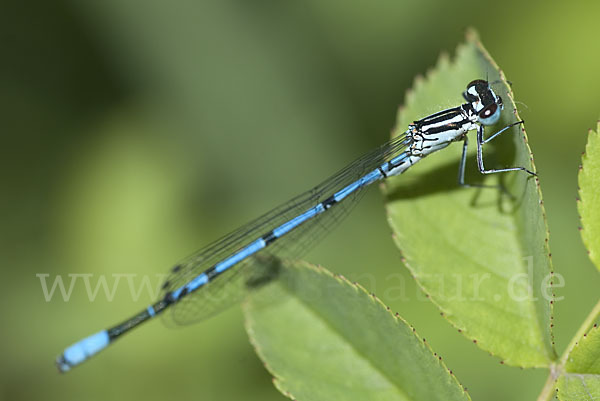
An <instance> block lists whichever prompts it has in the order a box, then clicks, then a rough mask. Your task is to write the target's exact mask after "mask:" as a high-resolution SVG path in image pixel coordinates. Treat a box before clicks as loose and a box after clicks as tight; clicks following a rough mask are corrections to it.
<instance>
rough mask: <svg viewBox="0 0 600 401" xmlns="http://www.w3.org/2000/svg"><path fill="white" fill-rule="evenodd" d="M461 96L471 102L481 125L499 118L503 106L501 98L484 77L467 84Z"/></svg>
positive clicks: (494, 121) (490, 123)
mask: <svg viewBox="0 0 600 401" xmlns="http://www.w3.org/2000/svg"><path fill="white" fill-rule="evenodd" d="M463 97H464V98H465V100H466V101H467V102H469V103H470V104H471V107H472V108H473V111H474V112H475V114H476V115H477V121H478V122H480V123H481V124H483V125H492V124H495V123H496V122H498V120H499V119H500V113H501V112H502V109H503V108H504V105H503V103H502V98H501V97H500V96H498V95H497V94H496V93H495V92H494V90H493V89H492V88H491V86H490V83H489V82H488V81H486V80H484V79H476V80H474V81H472V82H470V83H469V84H468V85H467V89H466V90H465V91H464V92H463Z"/></svg>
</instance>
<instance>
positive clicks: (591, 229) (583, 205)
mask: <svg viewBox="0 0 600 401" xmlns="http://www.w3.org/2000/svg"><path fill="white" fill-rule="evenodd" d="M599 132H600V122H599V123H598V130H597V131H596V132H594V131H591V130H590V134H589V136H588V142H587V146H586V147H585V154H584V155H583V157H582V162H581V169H580V170H579V198H580V201H579V202H578V204H577V208H578V209H579V215H580V216H581V224H582V229H581V237H582V238H583V243H584V244H585V246H586V248H587V250H588V252H589V255H590V259H591V260H592V262H593V263H594V264H595V265H596V267H597V268H598V270H600V134H599Z"/></svg>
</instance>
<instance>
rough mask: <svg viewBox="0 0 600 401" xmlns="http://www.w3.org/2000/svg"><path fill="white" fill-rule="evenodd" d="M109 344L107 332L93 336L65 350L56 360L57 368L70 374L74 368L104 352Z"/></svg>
mask: <svg viewBox="0 0 600 401" xmlns="http://www.w3.org/2000/svg"><path fill="white" fill-rule="evenodd" d="M109 343H110V338H109V336H108V332H107V331H106V330H102V331H100V332H98V333H96V334H92V335H91V336H89V337H86V338H84V339H83V340H81V341H79V342H76V343H75V344H73V345H71V346H70V347H68V348H67V349H65V351H64V352H63V353H62V355H60V356H59V357H58V358H56V367H57V368H58V371H59V372H61V373H65V372H68V371H69V370H71V369H72V368H73V367H74V366H77V365H79V364H80V363H82V362H84V361H86V360H87V359H88V358H89V357H91V356H92V355H95V354H97V353H98V352H100V351H102V350H103V349H104V348H106V346H107V345H108V344H109Z"/></svg>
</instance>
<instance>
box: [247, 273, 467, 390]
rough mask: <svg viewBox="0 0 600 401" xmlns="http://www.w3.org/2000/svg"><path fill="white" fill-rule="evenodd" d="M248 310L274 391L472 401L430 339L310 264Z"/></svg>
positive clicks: (253, 298)
mask: <svg viewBox="0 0 600 401" xmlns="http://www.w3.org/2000/svg"><path fill="white" fill-rule="evenodd" d="M281 266H282V268H281V269H280V274H279V279H278V280H275V281H274V282H272V283H270V284H268V285H266V286H264V287H262V288H261V289H260V290H257V291H252V292H251V293H250V296H249V299H248V301H247V302H246V303H245V304H244V312H245V316H246V328H247V332H248V334H249V336H250V338H251V341H252V343H253V344H254V346H255V348H256V351H257V352H258V355H259V356H260V358H261V359H262V360H263V361H264V362H265V364H266V366H267V368H268V369H269V371H270V372H271V373H272V374H273V376H274V377H275V385H276V386H277V388H278V389H279V390H280V391H281V392H282V393H283V394H285V395H287V396H288V397H290V398H293V399H298V400H302V401H307V400H323V401H331V400H347V401H352V400H357V401H364V400H370V401H377V400H403V401H405V400H412V401H435V400H440V401H441V400H444V401H452V400H469V399H470V398H469V396H468V395H467V393H465V392H464V391H463V389H462V388H461V386H460V385H459V383H458V381H457V380H456V378H455V377H454V376H453V375H452V374H451V373H450V372H448V370H447V369H446V367H445V366H444V364H443V362H442V361H441V358H439V357H438V356H437V355H435V354H434V353H433V352H432V351H431V349H430V348H429V346H428V345H427V343H426V342H425V340H423V339H420V338H419V337H418V336H417V335H416V334H415V332H414V331H413V329H412V328H410V327H409V326H408V325H407V324H406V322H405V321H404V320H402V319H401V318H400V317H398V316H397V315H396V316H394V315H393V314H392V313H391V312H390V311H389V309H386V307H385V306H384V305H383V304H382V303H381V302H380V301H379V300H377V299H376V298H375V297H374V296H372V295H369V294H368V293H367V292H366V291H365V290H364V289H363V288H361V287H359V286H358V285H355V284H351V283H349V282H348V281H347V280H345V279H344V278H342V277H339V276H338V277H335V276H333V275H332V274H331V273H330V272H328V271H327V270H325V269H323V268H317V267H314V266H312V265H310V264H308V263H305V262H297V263H291V262H283V263H282V265H281Z"/></svg>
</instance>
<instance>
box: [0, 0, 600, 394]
mask: <svg viewBox="0 0 600 401" xmlns="http://www.w3.org/2000/svg"><path fill="white" fill-rule="evenodd" d="M552 4H553V2H542V1H531V2H520V1H504V2H466V1H453V2H448V1H441V0H440V1H421V2H416V1H379V2H358V1H347V0H346V1H338V0H334V1H322V0H306V1H303V2H289V1H288V2H285V1H276V0H257V1H243V0H208V1H196V2H192V1H180V2H163V1H157V0H151V1H148V0H147V1H117V0H105V1H98V2H91V1H68V0H55V1H51V2H46V1H23V2H10V1H9V2H2V5H1V6H0V21H1V24H0V32H1V34H2V36H1V37H2V40H1V43H2V62H1V63H0V72H1V74H0V79H1V80H2V83H1V88H2V95H1V96H0V101H1V102H2V104H1V108H0V110H1V112H0V113H1V115H2V139H3V141H2V146H1V149H2V158H1V162H2V169H1V174H2V187H1V188H2V197H1V199H2V208H1V210H2V231H1V232H2V241H1V244H2V245H1V246H2V269H3V279H2V281H1V284H0V286H1V287H0V288H2V294H3V297H2V299H3V307H2V309H1V312H0V313H2V316H1V318H2V320H1V322H2V329H1V333H2V342H1V343H0V344H1V345H0V350H1V352H2V358H1V360H2V362H0V369H1V371H0V373H1V379H0V397H1V398H2V399H6V400H31V399H46V400H52V399H57V400H58V399H60V400H106V399H118V400H121V399H136V400H137V399H139V400H163V399H172V398H175V397H177V398H180V399H186V400H191V399H201V400H239V399H244V400H283V399H284V397H283V396H281V395H280V394H279V393H278V392H277V391H276V390H275V389H274V388H273V386H272V385H271V380H270V376H269V375H268V374H267V373H266V371H265V370H264V368H263V366H262V364H261V362H260V361H259V360H258V359H257V357H256V356H255V355H254V353H253V350H252V348H251V346H250V345H249V344H248V341H247V339H246V335H245V332H244V328H243V318H242V315H241V312H240V308H239V307H235V308H232V309H230V310H228V311H227V312H226V313H224V314H221V315H219V316H217V317H215V318H213V319H211V320H208V321H206V322H203V323H201V324H198V325H195V326H190V327H187V328H185V329H183V330H168V329H166V328H164V326H162V325H161V324H160V323H159V322H152V323H150V324H148V325H147V326H146V327H144V328H143V329H140V330H136V332H134V333H131V334H130V335H128V336H126V337H125V338H123V339H121V340H119V341H118V342H117V343H116V344H115V345H114V346H112V347H111V349H110V350H108V351H106V352H103V353H102V354H101V355H99V356H98V357H96V358H94V360H93V361H91V362H90V363H88V364H86V365H84V366H82V367H80V368H77V369H75V370H74V371H73V372H70V373H69V374H67V375H65V376H61V375H59V374H58V373H57V372H56V370H55V367H54V365H53V360H54V358H55V357H56V355H57V354H59V353H60V352H61V351H62V349H63V348H64V347H65V346H67V345H69V344H70V343H72V342H73V341H76V340H78V339H80V338H81V337H82V336H85V335H88V334H91V333H92V332H95V331H97V330H100V329H102V328H105V327H107V326H110V325H112V324H114V323H117V322H119V321H121V320H122V319H124V318H126V317H129V315H130V314H132V313H135V312H137V311H138V310H139V309H141V308H143V307H145V306H146V304H147V303H148V302H149V301H150V300H151V297H150V295H149V294H148V292H147V291H144V292H143V293H142V295H141V296H140V297H139V299H137V300H135V299H132V295H131V293H130V291H129V290H128V287H127V282H126V279H125V278H122V279H121V280H122V282H120V283H119V286H118V287H117V290H116V292H115V295H114V299H112V301H110V300H108V299H107V297H106V296H105V295H104V293H103V291H102V290H101V291H100V294H99V295H98V296H97V298H96V299H95V300H94V301H90V300H89V298H88V296H87V295H86V289H85V286H84V285H83V281H76V282H75V283H76V284H75V285H74V287H73V292H72V294H71V297H70V299H69V301H68V302H65V301H63V299H62V296H61V295H60V294H58V293H56V294H54V296H53V297H52V299H51V300H50V301H49V302H47V301H46V299H45V297H44V293H43V290H42V286H41V280H40V278H39V277H37V276H36V275H39V274H48V275H49V276H48V278H47V280H48V283H49V285H51V284H52V282H53V281H54V279H55V277H56V276H57V275H61V277H63V278H64V280H65V284H66V285H67V287H68V284H69V276H68V274H74V273H76V274H92V276H91V278H90V280H91V283H92V286H93V287H94V286H95V284H96V283H97V280H98V279H99V277H102V276H101V275H104V277H107V280H108V283H109V285H110V286H112V284H114V282H113V280H114V279H113V276H112V275H113V274H132V275H133V274H137V276H135V277H133V278H134V283H135V286H136V287H139V286H140V285H141V280H142V278H143V277H144V275H146V277H147V278H148V279H149V280H150V281H151V282H152V283H153V284H156V283H157V282H158V281H159V280H160V278H161V276H160V275H162V274H164V273H166V271H167V270H168V268H169V267H170V266H171V265H172V264H173V263H174V262H175V261H177V260H178V259H180V258H181V257H182V256H185V255H187V254H188V253H190V252H191V251H193V250H195V249H197V248H199V247H200V246H202V245H204V244H206V243H208V242H210V241H212V240H214V239H215V238H217V237H219V236H221V235H223V234H225V233H227V232H228V231H230V230H231V229H234V228H236V227H237V226H238V225H240V224H242V223H244V222H246V221H248V220H250V219H252V218H254V217H256V216H257V215H259V214H261V213H262V212H264V211H266V210H268V209H270V208H271V207H273V206H276V205H277V204H279V203H280V202H283V201H285V200H287V199H288V198H290V197H291V196H293V195H295V194H297V193H298V192H300V191H303V190H305V189H308V188H309V187H311V186H312V185H314V184H317V183H318V182H319V181H321V180H322V179H323V178H325V177H327V176H328V175H330V174H331V173H333V172H334V171H336V170H337V169H339V168H341V167H342V166H344V165H345V164H346V163H348V162H349V161H351V160H352V159H353V158H355V157H357V156H359V155H360V154H361V153H363V152H366V151H368V150H370V149H371V148H373V147H375V146H377V145H379V144H381V143H382V142H383V141H385V140H386V139H387V138H388V136H389V133H390V131H391V129H392V128H393V125H394V121H395V114H396V110H397V107H398V106H399V105H400V104H401V103H402V102H403V98H404V93H405V91H406V90H407V89H408V88H409V87H410V86H411V85H412V81H413V78H414V76H415V75H417V74H421V73H423V72H425V71H426V70H427V69H429V68H430V67H432V66H433V65H434V63H435V62H436V59H437V57H438V55H439V54H440V52H444V51H445V52H449V53H452V52H453V51H454V49H455V47H456V45H457V44H458V43H459V42H461V41H463V38H464V30H465V28H466V27H468V26H473V27H475V28H476V29H477V30H478V31H479V33H480V36H481V39H482V41H483V43H484V45H485V46H486V47H487V48H488V50H489V51H490V53H491V54H492V55H493V57H494V58H495V59H496V61H497V62H498V64H499V65H500V66H501V67H502V68H503V69H504V71H505V72H506V74H507V77H508V79H509V80H511V81H512V82H513V89H514V91H515V94H516V97H517V100H518V101H521V102H523V103H524V104H525V105H523V107H522V108H521V115H522V116H523V118H524V119H525V120H526V122H527V124H526V128H527V131H528V134H529V138H530V144H531V147H532V149H533V152H534V155H535V157H536V164H537V167H538V169H539V173H540V180H541V185H542V190H543V193H544V196H545V205H546V210H547V213H548V220H549V225H550V230H551V249H552V257H553V261H554V265H555V269H556V271H557V272H558V273H560V274H562V276H563V277H564V280H565V286H564V288H561V289H557V296H559V297H564V299H563V300H561V301H559V302H556V308H555V338H556V344H557V347H558V351H559V353H560V352H562V350H563V348H564V346H565V345H566V344H567V342H568V341H569V339H570V337H571V335H572V334H573V333H574V332H575V331H576V330H577V328H578V326H579V324H580V322H581V321H582V319H583V318H584V316H586V315H587V313H588V310H589V309H590V308H591V306H592V305H593V303H594V302H595V299H596V298H597V297H598V294H599V291H598V288H600V287H599V285H600V279H599V277H598V274H597V271H595V269H594V268H593V267H592V265H591V263H590V262H589V261H588V259H587V256H586V254H585V250H584V248H583V246H582V244H581V241H580V238H579V233H578V231H577V227H578V224H579V223H578V218H577V212H576V205H575V196H576V192H577V182H576V177H577V168H578V164H579V161H580V154H581V152H582V151H583V149H584V145H585V142H586V134H587V130H588V129H589V128H591V127H595V125H596V119H597V118H598V117H599V116H600V80H599V79H598V71H599V70H600V41H599V40H598V39H599V37H598V36H599V34H598V32H599V31H598V29H597V17H598V15H600V3H599V2H595V1H583V2H577V1H571V2H556V3H555V4H557V6H554V5H552ZM473 78H479V77H473ZM450 151H451V150H450ZM455 151H456V157H457V158H458V157H459V153H460V149H459V148H458V147H457V148H455ZM448 212H449V213H452V211H451V210H449V211H448ZM306 259H307V260H309V261H312V262H315V263H320V264H323V265H324V266H326V267H327V268H329V269H330V270H332V271H334V272H336V273H342V274H344V275H346V276H348V277H349V278H351V279H353V280H357V281H359V282H361V284H363V285H364V286H366V287H367V288H368V289H369V290H371V291H374V292H375V293H376V294H377V295H378V296H379V297H380V298H382V299H383V300H384V302H386V303H387V304H389V305H390V306H391V307H392V308H393V310H394V311H397V312H399V313H400V314H401V315H402V316H404V317H405V318H406V319H407V320H408V321H409V322H410V323H411V324H413V325H414V326H415V327H416V328H417V330H418V332H419V334H420V335H422V336H423V337H425V338H427V341H428V342H429V343H430V344H431V346H432V347H433V348H434V350H436V351H437V352H438V353H440V354H441V355H442V356H443V357H444V359H445V361H446V363H447V365H448V367H449V368H450V369H452V370H453V372H454V373H455V374H456V376H457V377H458V378H459V380H460V381H461V383H462V384H463V385H464V386H466V387H467V388H468V391H469V393H470V394H471V396H472V398H473V399H474V400H487V401H495V400H532V399H535V397H536V395H537V393H538V392H539V390H540V389H541V387H542V385H543V382H544V381H545V378H546V372H545V371H543V370H521V369H519V368H514V367H507V366H502V365H500V363H499V359H497V358H495V357H492V356H489V355H487V354H486V353H484V352H482V351H480V350H479V349H478V348H477V347H476V346H475V345H473V344H472V343H471V342H469V341H467V340H466V339H465V338H464V337H462V335H461V334H459V333H458V332H456V330H454V329H452V328H451V327H450V325H449V324H447V322H446V321H445V320H444V319H443V318H442V317H440V316H439V313H438V311H437V310H436V309H435V308H434V307H433V306H432V305H431V304H430V303H428V302H426V301H425V300H424V298H423V296H422V295H420V294H419V293H418V291H417V290H416V288H415V285H414V283H413V282H412V280H411V278H410V276H409V274H407V271H406V270H405V268H404V267H403V266H402V265H401V263H400V255H399V253H398V251H397V250H396V249H395V248H394V245H393V244H392V241H391V238H390V229H389V228H388V227H387V224H386V221H385V215H384V208H383V202H382V197H381V196H380V194H379V193H378V191H377V190H375V191H370V193H369V194H368V195H367V196H366V197H365V199H364V200H363V202H362V203H361V205H360V206H358V207H357V208H356V209H355V211H354V212H353V214H352V215H351V216H350V218H348V219H347V220H346V221H345V222H344V223H343V225H342V227H340V228H339V229H337V230H336V231H334V232H333V233H332V234H331V235H330V236H329V237H328V238H327V239H326V240H325V241H323V243H322V244H320V246H319V247H317V248H316V249H315V250H314V251H312V252H311V253H310V254H308V255H307V256H306ZM78 280H82V279H81V278H79V279H78ZM402 283H404V284H402ZM402 286H404V287H405V291H404V294H401V292H402V291H398V288H401V287H402ZM57 292H58V290H57ZM398 363H402V361H398Z"/></svg>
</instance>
